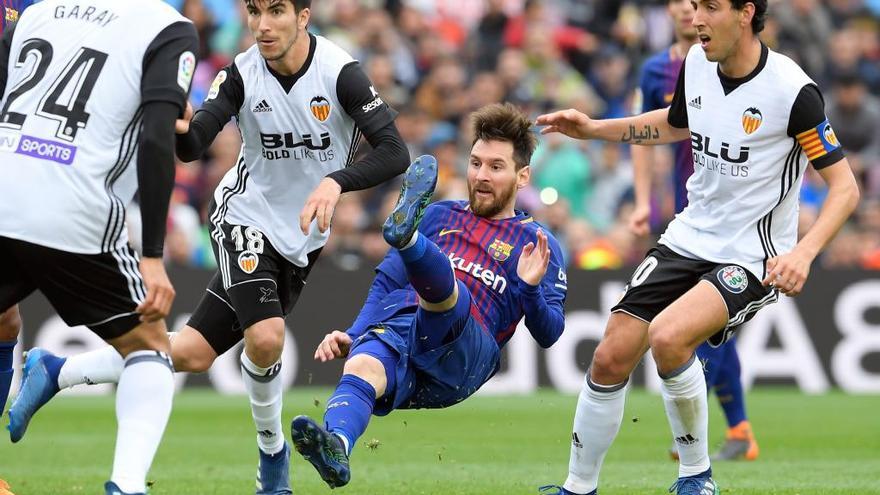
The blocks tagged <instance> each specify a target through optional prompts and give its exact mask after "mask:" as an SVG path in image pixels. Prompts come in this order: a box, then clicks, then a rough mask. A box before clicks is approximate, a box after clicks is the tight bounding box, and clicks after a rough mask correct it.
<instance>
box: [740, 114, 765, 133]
mask: <svg viewBox="0 0 880 495" xmlns="http://www.w3.org/2000/svg"><path fill="white" fill-rule="evenodd" d="M763 121H764V116H763V115H761V111H760V110H758V109H757V108H755V107H751V108H749V109H748V110H746V111H745V112H743V116H742V124H743V130H744V131H746V134H751V133H753V132H755V131H757V130H758V127H761V122H763Z"/></svg>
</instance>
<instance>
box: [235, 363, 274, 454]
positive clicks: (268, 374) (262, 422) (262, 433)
mask: <svg viewBox="0 0 880 495" xmlns="http://www.w3.org/2000/svg"><path fill="white" fill-rule="evenodd" d="M280 373H281V361H280V360H279V361H278V362H277V363H275V364H273V365H272V366H270V367H268V368H262V367H260V366H257V365H256V364H254V363H253V361H251V360H250V358H248V357H247V354H246V353H244V352H242V353H241V377H242V379H243V380H244V388H245V389H246V390H247V392H248V397H249V398H250V400H251V415H252V416H253V417H254V425H256V427H257V445H259V446H260V450H262V451H263V452H264V453H266V454H270V455H271V454H277V453H278V452H281V450H282V449H283V448H284V433H283V430H282V429H281V405H282V393H283V391H284V383H283V381H282V380H281V374H280Z"/></svg>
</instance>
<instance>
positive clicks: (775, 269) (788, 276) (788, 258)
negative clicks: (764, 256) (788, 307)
mask: <svg viewBox="0 0 880 495" xmlns="http://www.w3.org/2000/svg"><path fill="white" fill-rule="evenodd" d="M812 262H813V259H812V258H811V257H810V256H807V255H804V254H802V253H801V252H800V251H798V250H797V249H795V250H794V251H792V252H790V253H786V254H783V255H781V256H774V257H773V258H770V259H769V260H767V277H766V278H765V279H764V280H763V281H762V282H761V283H762V284H764V286H765V287H775V288H776V289H778V290H779V292H781V293H783V294H785V295H786V296H788V297H794V296H796V295H798V294H800V293H801V291H802V290H803V289H804V284H805V283H806V282H807V277H808V276H809V275H810V264H812Z"/></svg>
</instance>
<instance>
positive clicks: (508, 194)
mask: <svg viewBox="0 0 880 495" xmlns="http://www.w3.org/2000/svg"><path fill="white" fill-rule="evenodd" d="M480 191H481V192H489V191H488V190H483V189H481V190H480ZM491 193H492V198H490V199H478V198H477V190H476V189H474V186H472V185H470V184H468V199H470V202H471V211H473V212H474V214H475V215H477V216H478V217H483V218H492V217H494V216H495V215H498V214H499V213H501V211H502V210H504V208H506V207H507V205H508V204H510V202H511V200H512V199H513V197H514V195H516V183H515V182H514V183H512V184H510V187H508V188H507V189H504V190H501V191H491Z"/></svg>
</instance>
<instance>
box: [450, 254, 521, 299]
mask: <svg viewBox="0 0 880 495" xmlns="http://www.w3.org/2000/svg"><path fill="white" fill-rule="evenodd" d="M449 262H450V263H452V268H453V269H455V270H458V271H462V272H465V273H467V274H469V275H471V276H472V277H474V278H476V279H477V280H479V281H480V282H483V283H484V284H486V285H487V286H489V287H491V288H492V290H494V291H496V292H498V293H499V294H504V290H505V289H507V279H506V278H504V277H502V276H500V275H497V274H496V273H495V272H493V271H492V270H489V269H488V268H483V266H482V265H480V264H479V263H474V262H472V261H465V259H464V258H460V257H458V256H456V255H455V253H450V254H449Z"/></svg>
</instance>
